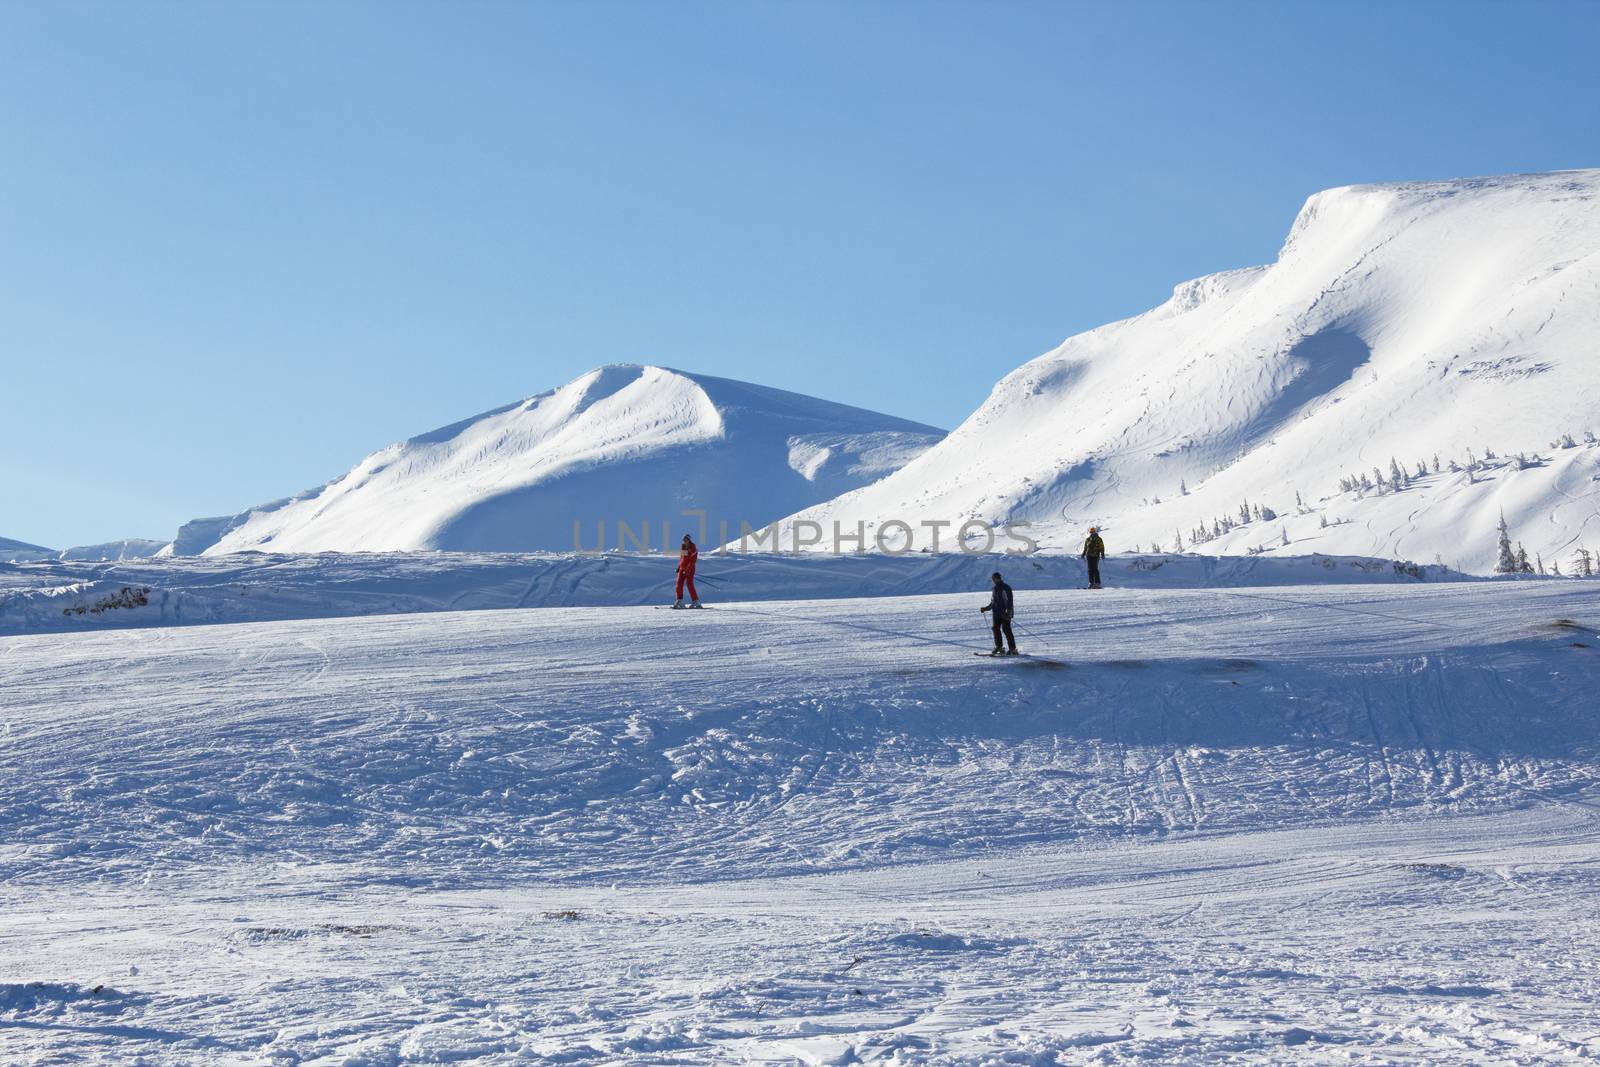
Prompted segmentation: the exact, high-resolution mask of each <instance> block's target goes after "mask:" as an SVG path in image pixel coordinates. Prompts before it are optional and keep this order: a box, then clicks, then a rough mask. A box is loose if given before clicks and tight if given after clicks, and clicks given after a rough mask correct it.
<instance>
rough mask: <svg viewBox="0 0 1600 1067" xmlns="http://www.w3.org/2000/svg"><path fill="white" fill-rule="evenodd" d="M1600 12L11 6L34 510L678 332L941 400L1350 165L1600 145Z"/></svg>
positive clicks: (952, 405) (1240, 233) (141, 510)
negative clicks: (1599, 59) (1599, 57)
mask: <svg viewBox="0 0 1600 1067" xmlns="http://www.w3.org/2000/svg"><path fill="white" fill-rule="evenodd" d="M1597 55H1600V3H1590V2H1584V3H1570V4H1561V3H1510V2H1507V3H1500V4H1487V3H1472V2H1463V0H1451V2H1448V3H1403V2H1371V3H1360V2H1326V3H1320V4H1311V3H1288V2H1262V3H1240V4H1229V3H1210V2H1208V3H1197V2H1183V3H1176V2H1174V3H1160V2H1146V3H1112V2H1109V0H1108V2H1104V3H1095V4H1081V5H1079V4H1068V3H1050V4H1045V3H1040V4H1030V3H991V2H985V3H971V4H958V3H943V2H935V3H909V2H908V3H866V2H863V3H845V2H828V3H821V2H818V3H805V2H786V3H774V2H761V3H719V4H701V3H685V2H680V0H672V2H652V3H643V2H640V3H620V2H598V3H576V2H560V3H557V2H551V3H542V4H541V3H522V4H512V3H497V2H487V0H457V2H446V0H438V2H435V3H402V2H384V3H357V2H350V0H329V2H325V3H311V2H278V3H260V4H252V3H246V2H240V0H231V2H228V3H200V2H192V3H179V2H161V3H156V2H149V3H137V2H127V0H117V2H115V3H76V2H71V0H64V2H46V0H36V2H33V3H13V2H9V0H0V418H3V420H4V423H3V426H4V428H3V432H0V536H5V537H12V538H18V539H22V540H26V541H32V542H37V543H43V544H47V545H53V546H56V547H63V546H66V545H69V544H79V543H86V542H93V541H100V540H106V539H111V538H116V537H125V536H145V537H158V538H166V537H170V536H171V534H172V533H173V531H174V529H175V528H176V527H177V525H178V524H179V523H180V522H182V521H184V520H185V519H188V518H192V517H195V516H198V515H212V514H223V513H228V512H233V511H237V510H240V509H242V508H244V507H246V506H248V505H250V504H254V503H259V502H262V501H265V500H270V499H274V498H277V497H280V496H285V495H288V494H289V493H292V492H296V491H298V490H301V489H305V488H308V487H311V486H314V485H317V484H320V483H321V482H323V481H325V480H327V479H328V478H330V477H333V476H335V475H337V474H339V473H341V472H342V471H343V470H345V469H346V468H347V467H349V466H350V465H351V464H353V463H354V462H355V461H356V460H358V459H359V458H360V457H361V456H362V455H364V454H366V453H367V452H370V451H372V450H374V449H377V448H380V447H382V446H384V445H386V444H388V443H390V442H392V441H396V440H400V439H402V438H405V437H408V436H411V435H414V434H417V433H421V432H424V431H426V430H429V429H432V428H434V427H436V426H439V425H443V424H445V423H448V422H451V421H454V420H456V419H459V418H463V417H465V416H468V415H471V414H474V413H476V412H479V411H482V410H485V409H487V408H491V407H495V406H498V405H500V404H503V403H506V402H509V401H512V400H515V399H517V398H520V397H522V396H526V395H529V394H532V393H536V392H540V391H543V390H545V389H548V388H551V387H553V386H555V385H558V384H560V383H562V382H564V381H566V380H568V379H570V378H571V377H573V376H574V375H576V374H578V373H580V372H582V371H584V370H586V369H588V368H590V367H592V366H595V365H598V364H602V363H609V362H624V361H625V362H657V363H663V364H666V365H668V366H675V367H681V368H684V369H688V370H700V371H704V372H708V373H712V374H720V375H725V376H729V377H735V378H742V379H747V380H751V381H756V382H761V383H763V384H768V385H774V386H779V387H782V388H788V389H794V390H797V391H801V392H807V393H812V394H814V395H818V396H822V397H826V398H828V399H831V400H839V401H845V402H848V403H853V404H857V405H860V406H862V407H868V408H875V409H878V410H881V411H885V412H889V413H892V414H895V415H901V416H906V417H910V418H914V419H919V420H922V421H925V422H931V423H935V424H937V425H940V426H944V427H951V426H954V425H955V424H956V423H958V422H959V421H960V420H961V419H962V418H964V417H965V416H966V415H967V414H968V413H969V412H970V411H971V410H972V409H973V408H974V407H976V406H977V405H978V404H979V403H980V402H981V401H982V400H983V398H984V397H985V396H986V395H987V393H988V390H989V388H990V387H991V386H992V384H993V383H994V382H995V380H996V379H998V378H999V377H1000V376H1001V375H1002V374H1004V373H1006V372H1007V371H1009V370H1011V369H1013V368H1014V367H1016V366H1017V365H1018V364H1020V363H1022V362H1023V361H1025V360H1027V359H1029V358H1031V357H1033V356H1035V355H1037V354H1039V353H1040V352H1043V351H1045V350H1047V349H1049V348H1051V347H1054V346H1055V345H1056V344H1058V343H1059V342H1060V341H1061V340H1062V339H1063V338H1065V337H1067V336H1068V335H1070V334H1072V333H1076V332H1078V331H1080V330H1084V329H1087V328H1090V327H1093V326H1096V325H1099V324H1100V323H1103V322H1106V321H1109V320H1112V319H1116V318H1121V317H1124V316H1126V315H1129V314H1134V313H1137V312H1139V311H1142V310H1145V309H1146V308H1149V307H1151V306H1152V305H1154V304H1156V303H1159V302H1160V301H1162V300H1163V299H1165V298H1166V296H1167V295H1168V293H1169V291H1170V289H1171V287H1172V285H1173V284H1174V283H1176V282H1179V281H1182V280H1184V279H1187V278H1190V277H1193V276H1197V275H1200V274H1207V273H1211V272H1213V271H1217V270H1224V269H1228V268H1232V267H1239V266H1244V265H1248V264H1253V263H1262V262H1268V261H1270V260H1271V259H1272V258H1273V256H1274V255H1275V253H1276V250H1277V248H1278V245H1279V244H1280V243H1281V241H1282V239H1283V236H1284V234H1285V232H1286V231H1287V229H1288V226H1289V223H1290V221H1291V220H1292V219H1293V217H1294V214H1295V211H1296V210H1297V209H1298V208H1299V206H1300V204H1301V202H1302V201H1303V200H1304V199H1305V197H1306V196H1308V195H1309V194H1311V193H1312V192H1315V191H1316V190H1318V189H1321V188H1326V187H1329V186H1334V185H1342V184H1348V183H1352V182H1363V181H1377V180H1397V179H1425V178H1445V177H1453V176H1461V175H1472V174H1489V173H1506V172H1513V171H1529V170H1550V169H1558V168H1568V167H1589V166H1596V165H1600V62H1597V60H1596V56H1597Z"/></svg>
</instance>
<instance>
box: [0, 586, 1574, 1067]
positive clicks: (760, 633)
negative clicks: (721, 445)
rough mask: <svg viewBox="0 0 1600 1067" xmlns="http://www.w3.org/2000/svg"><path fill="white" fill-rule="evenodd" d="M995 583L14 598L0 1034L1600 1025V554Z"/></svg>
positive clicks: (1005, 1043) (125, 1037)
mask: <svg viewBox="0 0 1600 1067" xmlns="http://www.w3.org/2000/svg"><path fill="white" fill-rule="evenodd" d="M444 558H445V559H448V558H449V557H444ZM193 562H194V563H195V565H196V567H197V570H196V572H195V573H200V571H199V570H198V568H201V567H204V566H220V565H235V564H241V563H244V562H247V561H246V560H216V561H209V560H200V561H193ZM273 562H274V561H273V558H272V557H267V558H265V559H262V560H258V561H256V565H257V566H262V567H266V566H270V565H272V563H273ZM400 562H401V563H403V562H404V561H400ZM569 562H572V561H569ZM593 562H594V563H595V564H599V563H601V562H603V561H602V560H597V561H593ZM644 562H645V563H649V564H650V565H652V566H656V567H663V568H664V567H666V566H667V565H668V563H667V561H663V560H646V561H644ZM709 562H710V561H709V560H708V564H709ZM819 562H820V561H819ZM977 562H980V563H981V562H983V561H981V560H980V561H977ZM1235 562H1236V563H1238V564H1240V565H1246V564H1249V565H1254V566H1257V567H1259V568H1260V569H1261V573H1274V572H1277V573H1279V574H1280V575H1281V574H1282V573H1283V571H1284V570H1285V568H1287V567H1288V566H1289V561H1284V560H1277V561H1266V560H1257V559H1252V560H1241V561H1235ZM276 563H277V565H279V566H284V567H288V568H290V569H292V566H293V564H292V561H290V560H289V558H287V557H283V558H279V559H277V560H276ZM780 563H781V564H782V565H783V566H786V567H788V568H790V569H791V570H792V571H793V572H795V573H799V572H801V570H802V569H803V568H804V567H805V566H807V565H808V561H804V560H792V559H787V560H754V561H748V566H750V567H751V568H760V567H764V568H768V569H769V570H770V569H771V568H774V567H777V566H778V565H779V564H780ZM943 563H944V561H940V560H933V561H929V560H921V561H918V560H906V561H903V562H895V563H890V562H889V561H885V560H864V561H859V562H855V563H852V564H851V565H852V566H858V567H867V566H869V565H871V566H906V567H910V566H913V565H920V566H926V567H934V566H938V565H943ZM157 565H158V564H157V563H156V562H149V563H142V564H122V565H117V566H116V567H112V566H111V565H101V566H102V567H103V568H104V569H106V570H108V571H109V570H120V569H123V568H127V567H136V566H138V567H155V566H157ZM305 565H306V566H320V565H323V564H322V562H321V561H312V562H309V563H307V564H305ZM341 565H346V566H356V567H360V566H369V567H370V566H374V564H372V563H370V562H367V561H362V560H356V561H353V563H350V562H348V561H341ZM397 565H398V564H397ZM411 565H412V566H415V567H419V568H420V567H421V566H422V563H421V557H418V561H417V562H415V563H414V564H411ZM438 565H439V564H438V559H437V558H436V559H435V566H436V567H437V566H438ZM553 565H554V564H553ZM617 565H621V564H617V563H614V564H613V566H617ZM628 565H630V566H632V565H638V566H643V565H644V564H643V563H640V564H632V563H630V564H628ZM1179 565H1180V564H1179V563H1178V562H1174V563H1173V564H1172V566H1174V567H1176V566H1179ZM1191 565H1192V566H1194V567H1195V569H1196V570H1199V569H1200V567H1199V564H1198V563H1194V564H1191ZM1210 565H1211V566H1213V567H1217V566H1222V564H1218V563H1216V562H1215V561H1211V563H1210ZM48 566H49V567H57V568H60V567H66V566H68V564H65V563H59V562H58V563H54V564H50V565H48ZM79 566H83V565H79ZM25 569H26V568H24V567H21V566H19V567H16V568H11V569H10V570H9V571H8V572H7V573H8V574H10V575H12V576H13V577H15V575H16V574H17V573H20V572H23V571H24V570H25ZM1165 570H1166V568H1165V567H1163V568H1162V569H1161V570H1158V571H1156V572H1154V575H1155V576H1160V575H1161V574H1162V573H1163V571H1165ZM821 573H822V574H824V575H825V576H826V575H828V573H829V572H827V571H826V570H825V569H824V570H823V571H822V572H821ZM862 573H865V571H863V572H862ZM930 573H931V572H930ZM1130 573H1132V572H1131V571H1130ZM1140 573H1143V574H1145V575H1146V576H1147V577H1150V576H1151V572H1149V571H1143V572H1140ZM1168 573H1171V572H1168ZM1332 573H1334V574H1337V573H1338V569H1337V568H1335V570H1334V571H1333V572H1332ZM330 577H331V573H325V574H322V575H321V576H320V578H318V579H317V580H316V581H312V582H307V583H306V585H305V586H304V587H303V588H304V589H305V590H306V591H307V595H309V592H310V591H311V590H312V589H314V588H315V587H317V586H318V585H319V584H320V585H322V586H324V587H325V588H326V590H327V595H328V596H329V597H330V598H333V597H335V596H336V595H337V583H335V582H330V581H327V579H329V578H330ZM832 577H833V578H834V579H837V577H838V573H837V572H834V573H833V574H832ZM980 577H981V576H980ZM441 580H442V579H441ZM885 580H887V579H885ZM1152 580H1153V578H1152ZM1015 584H1016V585H1017V588H1018V607H1019V615H1018V622H1019V624H1020V627H1019V637H1020V638H1022V639H1023V642H1024V647H1025V649H1026V650H1027V651H1029V652H1031V653H1033V654H1034V655H1033V658H1023V659H1016V660H987V659H973V658H972V657H971V656H970V655H969V653H970V652H971V651H973V650H978V649H982V648H985V647H986V646H987V643H988V632H987V630H986V628H985V627H984V626H983V622H984V620H983V618H982V617H981V616H980V615H979V614H978V612H977V611H976V610H975V609H976V607H977V606H978V605H979V604H980V603H982V602H983V599H984V598H983V595H982V593H981V591H978V589H977V586H978V585H981V583H976V584H975V588H974V591H969V592H964V593H957V594H951V593H941V594H934V595H908V596H882V597H872V598H854V599H851V598H837V597H836V598H834V599H802V600H788V601H774V600H731V599H727V600H723V601H721V602H718V603H717V604H716V605H715V608H714V609H713V610H708V611H705V612H695V613H688V612H672V611H666V610H655V609H652V608H649V607H590V606H584V607H577V606H569V607H554V608H546V609H528V610H502V611H443V612H434V613H431V614H411V615H389V616H374V617H364V618H344V619H300V620H279V621H268V622H245V623H239V624H235V625H227V626H205V625H201V626H176V627H175V626H166V627H144V628H136V629H122V630H107V631H104V632H90V633H70V634H49V633H45V634H29V635H22V636H9V637H0V724H3V727H0V728H3V729H4V731H5V736H6V742H7V743H6V745H5V746H3V747H0V819H3V825H4V827H5V834H4V844H3V845H0V1059H5V1060H7V1061H17V1062H57V1061H60V1062H67V1061H72V1060H78V1061H85V1060H87V1061H92V1062H126V1063H146V1064H152V1065H156V1064H188V1063H195V1062H221V1063H285V1064H287V1063H301V1064H358V1063H381V1064H394V1063H438V1062H468V1063H482V1064H490V1063H514V1062H519V1063H520V1062H540V1063H596V1064H599V1063H617V1062H638V1063H706V1064H723V1063H740V1062H746V1063H763V1062H765V1063H794V1062H800V1063H849V1062H895V1063H938V1064H961V1063H973V1064H977V1063H1044V1064H1049V1063H1128V1062H1186V1063H1224V1062H1226V1063H1241V1062H1247V1063H1248V1062H1253V1063H1275V1062H1283V1061H1284V1059H1285V1058H1286V1057H1289V1056H1293V1057H1294V1059H1295V1060H1296V1061H1300V1060H1304V1061H1306V1062H1313V1063H1317V1062H1341V1063H1349V1062H1355V1063H1437V1062H1481V1063H1553V1062H1580V1061H1588V1060H1592V1059H1593V1058H1594V1057H1595V1056H1596V1055H1600V1030H1597V1029H1596V1027H1595V1025H1594V1017H1593V1004H1594V1003H1595V1002H1596V999H1597V998H1600V978H1597V977H1596V976H1597V975H1600V969H1597V968H1596V962H1597V960H1600V930H1597V928H1596V927H1595V925H1594V923H1593V921H1592V920H1593V905H1594V901H1595V899H1596V891H1597V890H1600V822H1597V819H1596V812H1597V811H1600V758H1597V757H1600V719H1597V713H1600V709H1597V707H1596V705H1595V701H1594V696H1593V694H1594V692H1595V691H1596V683H1597V680H1600V678H1597V675H1600V636H1597V633H1596V627H1597V624H1600V594H1597V591H1596V590H1597V588H1600V587H1597V586H1596V585H1594V584H1592V583H1588V582H1581V581H1543V582H1540V581H1527V582H1503V581H1502V582H1449V583H1434V582H1417V581H1414V580H1404V581H1402V580H1399V576H1392V572H1391V579H1390V581H1389V582H1388V584H1383V585H1375V584H1365V583H1364V584H1336V583H1326V584H1298V585H1297V584H1275V585H1267V586H1232V587H1218V588H1166V587H1159V586H1154V585H1152V586H1149V587H1144V588H1123V589H1111V590H1106V591H1103V592H1088V591H1083V590H1075V589H1074V590H1066V589H1061V590H1046V589H1039V588H1037V587H1034V586H1031V585H1030V584H1029V583H1028V582H1027V581H1025V580H1024V579H1023V577H1022V576H1020V575H1019V576H1018V578H1017V579H1016V581H1015ZM524 588H526V586H524ZM1291 1049H1292V1050H1293V1051H1292V1052H1290V1051H1288V1050H1291Z"/></svg>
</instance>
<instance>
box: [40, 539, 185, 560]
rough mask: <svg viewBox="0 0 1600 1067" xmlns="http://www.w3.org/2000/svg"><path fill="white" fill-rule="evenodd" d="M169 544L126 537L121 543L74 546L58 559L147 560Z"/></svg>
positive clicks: (107, 542)
mask: <svg viewBox="0 0 1600 1067" xmlns="http://www.w3.org/2000/svg"><path fill="white" fill-rule="evenodd" d="M168 544H170V542H168V541H152V540H150V539H149V538H147V537H126V538H123V539H122V540H121V541H106V542H103V543H101V544H98V545H75V546H74V547H72V548H68V549H63V550H62V552H61V555H60V557H59V558H61V559H64V560H91V561H92V560H108V559H109V560H119V561H120V560H125V559H147V558H149V557H150V556H154V555H156V554H157V553H158V552H160V551H161V550H162V549H163V548H165V547H166V546H167V545H168Z"/></svg>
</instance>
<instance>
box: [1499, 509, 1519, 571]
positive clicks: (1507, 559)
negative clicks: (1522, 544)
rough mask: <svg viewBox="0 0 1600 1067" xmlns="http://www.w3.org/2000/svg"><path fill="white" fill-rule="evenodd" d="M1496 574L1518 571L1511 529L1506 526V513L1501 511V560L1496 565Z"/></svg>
mask: <svg viewBox="0 0 1600 1067" xmlns="http://www.w3.org/2000/svg"><path fill="white" fill-rule="evenodd" d="M1494 571H1495V573H1496V574H1515V573H1516V572H1517V557H1516V553H1514V552H1512V551H1511V531H1510V529H1508V528H1507V526H1506V513H1505V512H1504V511H1502V512H1501V513H1500V560H1499V562H1497V563H1496V564H1495V565H1494Z"/></svg>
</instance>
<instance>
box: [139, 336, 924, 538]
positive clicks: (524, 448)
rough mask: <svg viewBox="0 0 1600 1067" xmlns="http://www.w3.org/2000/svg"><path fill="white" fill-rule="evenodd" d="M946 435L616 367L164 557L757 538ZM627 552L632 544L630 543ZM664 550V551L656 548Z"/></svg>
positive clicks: (388, 452)
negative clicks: (745, 525)
mask: <svg viewBox="0 0 1600 1067" xmlns="http://www.w3.org/2000/svg"><path fill="white" fill-rule="evenodd" d="M942 436H943V432H942V431H940V430H937V429H934V428H933V427H931V426H923V425H920V424H918V423H914V422H908V421H906V420H904V419H896V418H892V417H890V416H887V415H880V414H877V413H875V412H870V411H864V410H862V409H860V408H853V407H847V406H845V405H842V404H834V403H829V402H827V401H823V400H817V399H814V398H812V397H806V396H801V395H799V394H796V393H789V392H784V391H782V390H778V389H769V388H765V387H762V386H757V385H748V384H745V383H743V382H736V381H730V380H728V379H725V378H714V377H710V376H708V375H701V374H688V373H685V372H682V371H675V370H668V369H665V368H661V367H650V366H635V365H631V364H628V365H616V366H608V367H603V368H600V369H598V370H593V371H590V372H589V373H587V374H584V375H582V376H580V377H578V378H576V379H574V380H573V381H571V382H568V383H567V384H566V385H563V386H562V387H560V388H559V389H555V390H552V391H551V392H548V393H542V394H540V395H538V396H535V397H531V398H529V399H527V400H524V401H521V402H519V403H516V404H511V405H508V406H506V407H502V408H498V409H496V410H494V411H490V412H486V413H485V414H482V415H479V416H476V417H474V418H471V419H467V420H466V421H464V422H458V423H455V424H454V425H451V426H446V427H444V428H442V429H439V430H435V431H433V432H432V433H428V434H423V435H422V436H420V437H414V438H412V439H411V440H409V441H406V442H403V443H401V444H397V445H391V446H390V447H388V448H385V449H383V450H381V451H378V452H374V453H373V454H372V455H370V456H368V457H367V458H366V459H364V460H362V461H361V462H360V463H358V464H357V465H356V466H355V467H354V468H353V469H352V470H351V471H350V472H349V473H348V474H345V475H344V476H342V477H340V478H336V479H335V480H333V481H331V482H329V483H328V484H327V485H324V486H322V487H321V488H318V489H313V490H311V491H309V492H306V493H302V494H300V495H299V496H295V497H291V498H289V499H286V500H280V501H276V502H274V503H271V504H264V505H261V506H260V507H256V508H252V509H250V510H249V511H246V512H244V513H242V514H239V515H234V516H228V517H223V518H214V519H199V520H196V521H194V522H191V523H188V524H186V525H185V526H184V527H183V529H182V530H180V531H179V533H178V537H177V539H176V541H175V542H174V545H173V547H172V548H171V550H170V552H171V553H172V554H177V555H198V554H202V553H203V554H206V555H220V554H225V553H229V552H238V551H245V550H271V551H277V552H315V551H341V552H356V551H394V550H404V549H444V550H456V551H468V550H476V551H525V550H539V549H549V550H557V551H560V550H571V549H572V548H573V547H574V524H575V523H577V524H579V528H580V530H581V533H582V538H583V546H584V547H585V548H594V547H596V546H597V545H598V543H599V534H600V524H601V523H604V524H605V537H606V541H605V544H606V546H607V547H615V546H616V545H617V544H618V537H619V531H618V528H617V524H618V523H619V522H625V523H627V524H628V527H629V529H630V531H632V532H633V533H634V534H638V533H639V532H640V531H641V530H642V528H643V526H644V524H645V523H646V522H648V523H649V535H650V540H651V542H653V544H654V545H655V547H656V548H658V549H659V548H661V547H662V544H663V524H666V523H670V524H671V531H672V533H671V537H672V538H674V539H675V538H676V537H677V536H679V535H681V534H682V533H685V532H689V533H693V534H695V535H696V536H699V528H700V523H699V519H698V518H695V517H685V516H684V515H683V514H682V513H683V512H684V511H685V510H686V509H703V510H704V511H705V512H706V516H707V520H706V521H707V523H708V527H707V529H708V532H709V534H710V535H712V536H713V537H715V535H716V533H717V532H718V530H719V529H720V524H721V523H722V522H727V523H728V524H729V529H730V531H731V532H732V534H733V535H737V533H738V531H739V529H740V523H741V522H749V523H750V524H751V525H752V526H761V525H764V524H766V523H769V522H771V521H773V520H774V519H777V518H780V517H782V516H784V515H787V514H789V513H791V512H794V511H797V510H799V509H801V508H804V507H807V506H809V505H812V504H816V503H820V502H821V501H824V500H828V499H831V498H833V497H835V496H837V495H839V494H841V493H844V492H847V491H849V490H852V489H855V488H858V487H860V486H862V485H866V484H868V483H870V482H873V481H875V480H877V479H879V478H881V477H883V476H884V475H886V474H888V473H890V472H892V471H894V470H896V469H898V468H899V467H901V466H902V465H904V464H905V463H906V462H907V461H908V460H910V459H912V458H913V457H915V456H917V455H918V454H920V453H921V452H923V451H924V450H926V449H927V448H929V447H930V446H931V445H933V444H934V443H936V442H937V441H938V440H939V439H940V438H941V437H942ZM634 543H635V542H634V541H631V540H630V541H629V542H628V546H629V547H632V546H633V545H634ZM669 547H674V548H675V546H669Z"/></svg>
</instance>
